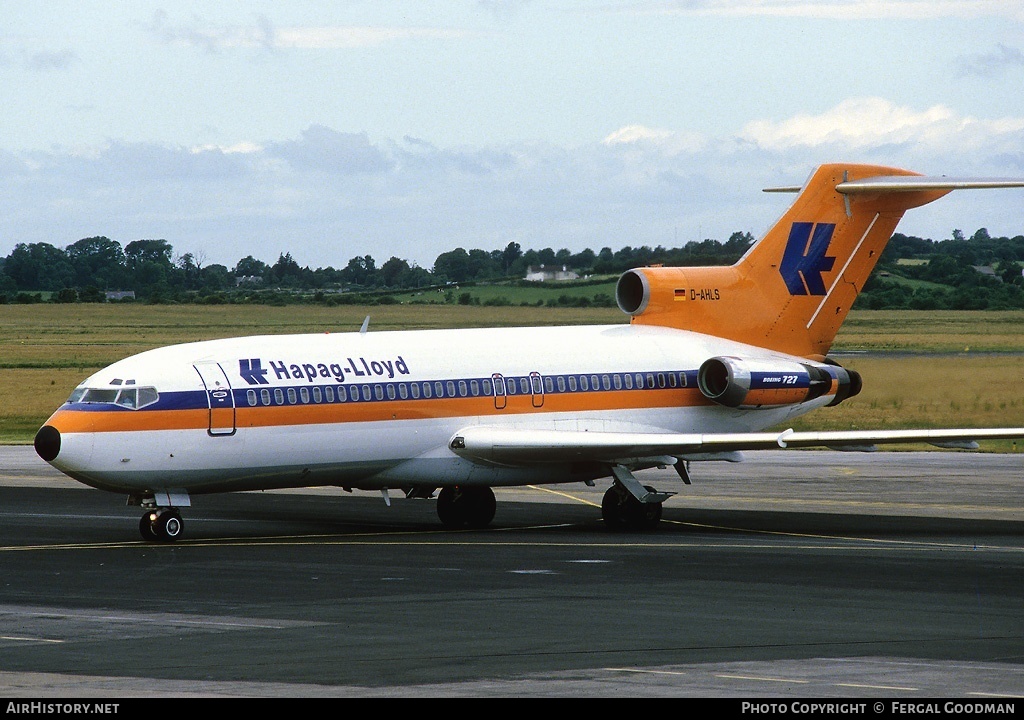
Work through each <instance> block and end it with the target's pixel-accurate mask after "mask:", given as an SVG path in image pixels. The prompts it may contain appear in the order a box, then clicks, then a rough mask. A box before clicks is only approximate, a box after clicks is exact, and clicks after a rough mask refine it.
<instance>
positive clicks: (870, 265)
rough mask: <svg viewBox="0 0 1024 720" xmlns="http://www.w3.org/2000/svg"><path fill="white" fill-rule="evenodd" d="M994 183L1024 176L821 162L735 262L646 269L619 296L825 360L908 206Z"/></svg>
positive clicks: (625, 303) (697, 327)
mask: <svg viewBox="0 0 1024 720" xmlns="http://www.w3.org/2000/svg"><path fill="white" fill-rule="evenodd" d="M986 187H1024V181H1022V180H1003V179H998V180H997V179H993V180H955V179H950V178H929V177H924V176H922V175H919V174H917V173H912V172H909V171H907V170H900V169H897V168H889V167H880V166H876V165H848V164H831V165H822V166H820V167H819V168H818V169H817V170H816V171H815V172H814V173H813V174H812V175H811V177H810V178H809V179H808V180H807V182H806V183H805V184H804V186H803V188H802V189H800V194H799V195H798V196H797V198H796V200H795V201H794V202H793V204H792V205H791V206H790V208H789V209H788V210H787V211H786V213H785V214H784V215H783V216H782V218H781V219H780V220H779V221H778V222H777V223H776V224H775V225H774V226H773V227H772V228H771V229H770V230H769V231H768V232H767V234H765V236H764V237H763V238H761V239H760V240H759V241H758V242H756V243H755V244H754V245H753V246H751V248H750V250H748V251H747V253H746V255H744V256H743V257H742V258H740V260H739V261H738V262H737V263H736V264H735V265H732V266H730V267H674V268H637V269H634V270H630V271H628V272H626V273H624V274H623V276H622V277H621V278H620V279H619V284H618V287H617V288H616V298H617V300H618V303H619V307H620V308H621V309H622V310H623V311H625V312H627V313H629V314H630V315H632V316H633V317H632V322H634V323H642V324H651V325H665V326H669V327H675V328H680V329H685V330H693V331H695V332H701V333H706V334H709V335H717V336H720V337H725V338H729V339H731V340H737V341H740V342H745V343H749V344H751V345H758V346H761V347H767V348H770V349H773V350H778V351H780V352H786V353H789V354H792V355H799V356H802V357H807V358H813V359H819V360H820V359H824V357H825V355H826V354H827V353H828V351H829V348H831V346H832V341H833V340H834V339H835V336H836V333H837V332H838V330H839V326H840V325H842V323H843V320H845V319H846V315H847V313H849V311H850V307H851V306H852V305H853V301H854V300H855V299H856V298H857V294H858V293H859V292H860V291H861V289H862V288H863V287H864V283H865V282H866V281H867V279H868V276H869V275H870V274H871V271H872V270H873V269H874V267H875V264H876V263H877V262H878V258H879V257H880V256H881V254H882V250H883V249H884V248H885V245H886V243H888V242H889V238H890V237H891V236H892V233H893V231H894V230H895V228H896V225H897V223H899V221H900V218H902V217H903V213H904V212H905V211H906V210H908V209H910V208H913V207H918V206H920V205H924V204H926V203H929V202H932V201H933V200H937V199H939V198H940V197H942V196H943V195H946V194H947V193H949V192H950V191H952V190H956V189H962V188H986ZM781 190H785V191H793V190H797V188H783V189H781Z"/></svg>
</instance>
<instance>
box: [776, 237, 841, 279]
mask: <svg viewBox="0 0 1024 720" xmlns="http://www.w3.org/2000/svg"><path fill="white" fill-rule="evenodd" d="M835 229H836V226H835V223H809V222H795V223H793V227H792V228H790V231H789V240H788V241H787V242H786V250H785V252H783V254H782V262H781V263H779V273H781V274H782V279H783V280H785V281H786V287H787V288H789V294H790V295H824V294H825V292H826V291H825V281H824V280H823V279H822V277H821V274H822V273H824V272H829V271H830V270H831V269H832V266H833V265H835V262H836V259H835V258H834V257H832V256H829V255H826V254H825V253H826V252H827V251H828V246H829V243H831V242H832V233H833V232H835Z"/></svg>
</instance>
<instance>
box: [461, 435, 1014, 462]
mask: <svg viewBox="0 0 1024 720" xmlns="http://www.w3.org/2000/svg"><path fill="white" fill-rule="evenodd" d="M1019 438H1024V428H945V429H928V430H852V431H845V430H844V431H826V432H794V431H793V430H786V431H783V432H759V433H705V434H701V433H636V432H586V431H564V430H549V429H544V430H537V429H521V428H500V427H484V426H478V427H468V428H464V429H463V430H460V431H459V432H458V433H456V434H455V435H454V436H453V437H452V439H451V441H450V442H449V447H450V448H451V450H452V452H454V453H456V454H457V455H459V456H461V457H464V458H466V459H470V460H474V461H483V462H487V463H495V464H501V465H529V464H538V463H554V462H583V461H590V462H605V463H620V462H629V461H632V460H635V459H637V458H652V457H658V456H670V457H680V456H689V455H693V454H695V453H727V452H736V451H743V450H780V449H787V448H811V447H828V448H837V449H849V450H867V449H872V448H873V446H875V445H885V444H900V443H903V444H906V443H929V444H932V445H936V446H939V447H970V445H969V443H975V442H977V441H979V440H1000V439H1001V440H1006V439H1010V440H1012V439H1019Z"/></svg>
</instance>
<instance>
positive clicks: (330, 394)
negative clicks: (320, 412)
mask: <svg viewBox="0 0 1024 720" xmlns="http://www.w3.org/2000/svg"><path fill="white" fill-rule="evenodd" d="M338 389H339V390H340V389H341V388H338ZM324 397H325V398H327V402H329V403H332V402H334V388H332V387H331V386H330V385H328V386H327V387H325V388H324Z"/></svg>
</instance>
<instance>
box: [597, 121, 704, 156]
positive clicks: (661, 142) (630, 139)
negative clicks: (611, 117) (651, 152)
mask: <svg viewBox="0 0 1024 720" xmlns="http://www.w3.org/2000/svg"><path fill="white" fill-rule="evenodd" d="M601 142H602V143H603V144H604V145H607V146H609V147H616V146H649V147H657V148H661V150H662V151H663V152H666V153H669V154H677V153H682V152H697V151H699V150H700V149H701V148H703V147H705V146H706V145H707V139H706V138H705V137H704V136H702V135H699V134H697V133H691V132H681V131H677V130H664V129H660V128H650V127H647V126H645V125H626V126H624V127H621V128H619V129H618V130H616V131H615V132H613V133H611V134H609V135H607V136H606V137H605V138H604V140H602V141H601Z"/></svg>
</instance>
